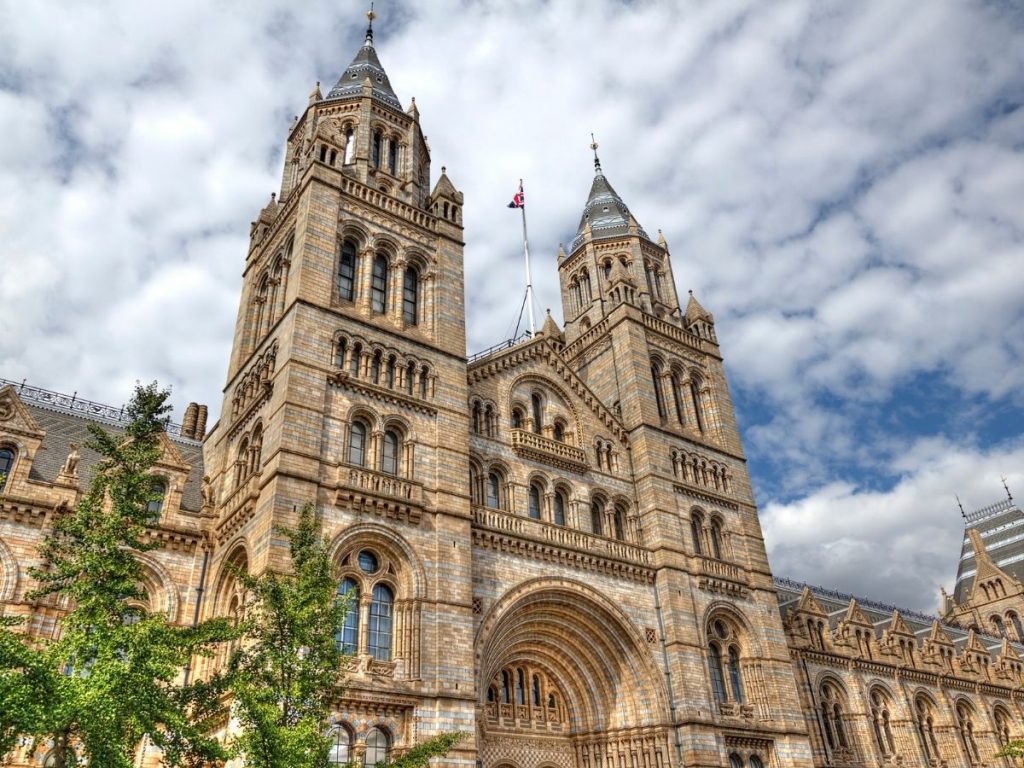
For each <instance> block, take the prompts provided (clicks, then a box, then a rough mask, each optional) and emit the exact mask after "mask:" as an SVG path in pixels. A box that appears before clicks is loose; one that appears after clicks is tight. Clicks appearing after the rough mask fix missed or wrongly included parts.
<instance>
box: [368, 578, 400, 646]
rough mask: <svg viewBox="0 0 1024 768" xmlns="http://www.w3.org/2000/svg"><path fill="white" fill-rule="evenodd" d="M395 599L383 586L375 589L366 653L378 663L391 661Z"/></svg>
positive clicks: (379, 585)
mask: <svg viewBox="0 0 1024 768" xmlns="http://www.w3.org/2000/svg"><path fill="white" fill-rule="evenodd" d="M393 604H394V597H393V596H392V594H391V590H390V589H388V588H387V587H386V586H384V585H383V584H378V585H377V586H375V587H374V588H373V599H372V600H371V601H370V619H369V622H370V623H369V625H368V627H367V629H368V630H369V632H368V634H367V646H366V651H367V653H369V654H370V655H371V656H373V658H375V659H377V661H390V659H391V610H392V606H393Z"/></svg>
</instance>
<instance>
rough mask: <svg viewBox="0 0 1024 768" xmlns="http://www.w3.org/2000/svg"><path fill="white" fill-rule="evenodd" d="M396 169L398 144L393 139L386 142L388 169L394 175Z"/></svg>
mask: <svg viewBox="0 0 1024 768" xmlns="http://www.w3.org/2000/svg"><path fill="white" fill-rule="evenodd" d="M397 169H398V144H397V143H396V142H395V140H394V139H391V141H389V142H388V171H390V172H391V174H392V175H394V173H395V171H396V170H397Z"/></svg>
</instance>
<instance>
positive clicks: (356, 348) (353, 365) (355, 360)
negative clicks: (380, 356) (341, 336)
mask: <svg viewBox="0 0 1024 768" xmlns="http://www.w3.org/2000/svg"><path fill="white" fill-rule="evenodd" d="M362 359H363V345H362V344H353V345H352V359H351V360H349V363H348V374H349V376H354V377H356V378H358V377H359V366H360V365H361V363H362Z"/></svg>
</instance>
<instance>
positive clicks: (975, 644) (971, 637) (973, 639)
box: [964, 629, 988, 656]
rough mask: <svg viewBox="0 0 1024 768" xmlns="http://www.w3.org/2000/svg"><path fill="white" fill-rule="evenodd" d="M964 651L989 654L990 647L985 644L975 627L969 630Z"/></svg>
mask: <svg viewBox="0 0 1024 768" xmlns="http://www.w3.org/2000/svg"><path fill="white" fill-rule="evenodd" d="M964 653H965V654H967V653H980V654H984V655H985V656H988V648H986V647H985V646H984V644H983V643H982V642H981V640H980V639H978V635H977V634H975V632H974V630H973V629H969V630H967V642H966V643H964Z"/></svg>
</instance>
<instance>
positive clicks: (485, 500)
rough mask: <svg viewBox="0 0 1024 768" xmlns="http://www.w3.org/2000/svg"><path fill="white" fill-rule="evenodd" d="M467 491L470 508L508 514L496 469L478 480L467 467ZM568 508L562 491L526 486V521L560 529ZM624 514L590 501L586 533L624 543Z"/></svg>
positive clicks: (533, 482)
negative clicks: (480, 508) (496, 510)
mask: <svg viewBox="0 0 1024 768" xmlns="http://www.w3.org/2000/svg"><path fill="white" fill-rule="evenodd" d="M469 489H470V498H471V500H472V502H473V503H474V504H476V505H480V506H485V507H489V508H490V509H503V510H508V511H512V510H509V507H510V506H511V505H510V503H509V487H508V483H507V482H506V480H505V477H504V475H503V474H502V473H501V472H500V471H499V470H498V469H496V468H491V469H490V470H488V472H487V474H486V475H485V476H483V477H481V475H480V473H479V471H478V470H477V468H476V467H475V466H473V465H470V468H469ZM569 508H570V505H569V492H568V491H567V490H566V489H564V488H562V487H560V486H556V487H555V488H554V490H553V491H551V492H550V493H549V492H548V490H547V488H546V487H545V485H544V484H543V483H542V482H541V481H540V480H538V479H534V480H531V481H530V483H529V485H528V486H527V504H526V514H527V517H529V518H531V519H533V520H542V521H545V522H549V523H553V524H554V525H560V526H564V525H568V524H570V521H569ZM628 514H629V513H628V510H627V508H626V505H625V504H622V503H614V504H610V503H608V502H606V501H605V500H604V499H603V498H600V497H596V498H593V499H592V500H591V502H590V532H591V533H594V534H596V535H598V536H608V537H611V538H615V539H620V540H623V541H625V540H626V538H627V533H628V529H627V520H628Z"/></svg>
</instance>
